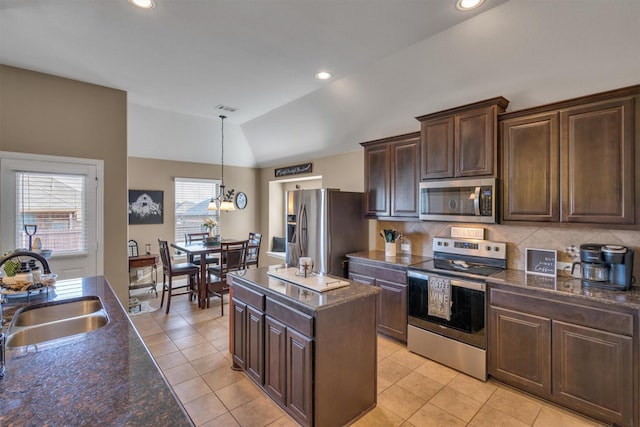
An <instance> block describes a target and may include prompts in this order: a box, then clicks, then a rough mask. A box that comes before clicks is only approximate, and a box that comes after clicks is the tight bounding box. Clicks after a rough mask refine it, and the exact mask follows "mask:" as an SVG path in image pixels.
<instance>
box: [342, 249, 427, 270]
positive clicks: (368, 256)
mask: <svg viewBox="0 0 640 427" xmlns="http://www.w3.org/2000/svg"><path fill="white" fill-rule="evenodd" d="M346 256H347V258H359V259H363V260H368V261H374V262H380V263H384V264H391V265H396V266H401V267H408V266H410V265H411V264H418V263H420V262H424V261H428V260H430V259H431V258H430V257H423V256H418V255H406V254H398V255H397V256H394V257H388V256H385V255H384V251H364V252H355V253H351V254H347V255H346Z"/></svg>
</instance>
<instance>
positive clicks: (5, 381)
mask: <svg viewBox="0 0 640 427" xmlns="http://www.w3.org/2000/svg"><path fill="white" fill-rule="evenodd" d="M86 296H97V297H99V299H100V302H101V303H102V306H103V309H104V313H106V316H107V317H108V323H106V325H104V326H102V327H99V328H98V329H95V330H92V331H90V332H86V333H81V334H76V335H71V336H68V337H64V338H59V339H55V340H51V341H46V342H43V343H38V344H30V345H27V346H21V347H9V348H7V349H6V375H5V377H4V378H2V379H0V425H3V426H27V425H28V426H36V425H38V426H40V425H60V426H63V425H102V426H106V425H130V426H148V425H156V426H160V425H171V426H192V425H193V423H192V422H191V420H190V418H189V416H188V415H187V414H186V411H185V410H184V408H183V407H182V405H181V404H180V403H179V402H178V400H177V398H176V397H175V395H174V394H173V391H172V390H171V388H170V387H169V385H168V383H167V382H166V380H165V378H164V377H163V376H162V374H161V372H160V370H159V369H158V367H157V366H156V364H155V362H154V360H153V359H152V357H151V355H150V354H149V352H148V350H147V348H146V347H145V345H144V344H143V342H142V340H141V338H140V336H139V335H138V333H137V332H136V330H135V328H134V327H133V325H132V323H131V322H130V320H129V318H128V316H127V314H126V312H125V310H124V308H123V307H122V305H121V304H120V302H119V300H118V299H117V298H116V296H115V294H114V293H113V291H112V289H111V286H110V284H109V283H108V282H107V280H106V279H105V278H104V276H96V277H89V278H83V279H77V280H65V281H59V282H58V283H57V284H56V288H55V289H50V290H49V293H48V295H47V294H41V295H37V296H31V297H30V301H29V303H27V302H26V301H21V300H25V299H26V298H9V303H8V304H5V305H4V306H3V308H4V313H3V317H4V318H5V320H7V322H6V323H5V324H4V327H3V329H2V332H3V333H5V334H6V333H7V329H8V327H9V320H10V319H11V317H12V316H13V314H14V313H15V312H16V310H17V309H18V308H20V307H21V306H27V305H28V304H37V303H42V302H51V301H62V300H66V299H72V298H78V297H86Z"/></svg>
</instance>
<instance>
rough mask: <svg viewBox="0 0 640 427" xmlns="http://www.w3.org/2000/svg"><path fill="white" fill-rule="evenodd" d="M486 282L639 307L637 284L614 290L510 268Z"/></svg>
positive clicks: (639, 291)
mask: <svg viewBox="0 0 640 427" xmlns="http://www.w3.org/2000/svg"><path fill="white" fill-rule="evenodd" d="M487 283H489V284H491V283H496V284H503V285H510V286H515V287H519V288H525V289H533V290H538V291H542V292H547V293H550V294H555V295H563V296H568V297H573V298H577V299H582V300H588V301H593V302H599V303H602V304H611V305H616V306H621V307H629V308H632V309H636V310H638V309H640V287H638V286H632V287H631V289H629V290H628V291H615V290H608V289H602V288H595V287H586V286H582V283H581V280H580V279H576V278H574V277H569V276H558V277H547V276H538V275H535V274H526V273H525V271H523V270H510V269H507V270H504V271H501V272H500V273H496V274H494V275H491V276H489V277H488V278H487Z"/></svg>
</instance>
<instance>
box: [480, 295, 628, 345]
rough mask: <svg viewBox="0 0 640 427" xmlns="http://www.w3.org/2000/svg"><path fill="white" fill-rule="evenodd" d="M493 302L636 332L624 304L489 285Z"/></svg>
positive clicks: (583, 323) (620, 331) (619, 331)
mask: <svg viewBox="0 0 640 427" xmlns="http://www.w3.org/2000/svg"><path fill="white" fill-rule="evenodd" d="M554 298H561V297H560V296H558V297H554ZM489 303H490V304H491V305H492V306H496V307H502V308H510V309H513V310H517V311H520V312H526V313H530V314H534V315H538V316H544V317H548V318H551V319H553V320H560V321H563V322H567V323H572V324H575V325H581V326H588V327H593V328H596V329H599V330H603V331H608V332H613V333H616V334H621V335H626V336H633V314H631V313H625V312H623V311H622V310H623V309H622V308H620V309H619V310H616V311H613V310H608V309H606V308H600V307H593V306H590V305H583V304H578V303H576V302H573V301H571V302H570V301H558V300H554V299H550V298H544V297H541V296H534V295H528V294H523V293H522V291H520V292H516V291H508V290H503V289H496V288H493V287H491V286H490V288H489Z"/></svg>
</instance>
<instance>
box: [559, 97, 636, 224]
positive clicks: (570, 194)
mask: <svg viewBox="0 0 640 427" xmlns="http://www.w3.org/2000/svg"><path fill="white" fill-rule="evenodd" d="M560 129H561V133H560V135H561V143H560V162H561V163H560V164H561V166H560V171H561V182H562V189H561V192H562V195H563V197H562V217H561V220H562V221H566V222H600V223H608V224H633V223H634V222H635V215H634V213H635V212H634V198H635V197H634V194H635V193H634V191H635V190H634V176H635V175H634V163H635V162H634V146H635V141H634V100H633V98H632V97H625V98H620V99H613V100H610V101H601V102H596V103H592V104H588V105H580V106H576V107H573V108H567V109H563V110H560Z"/></svg>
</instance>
